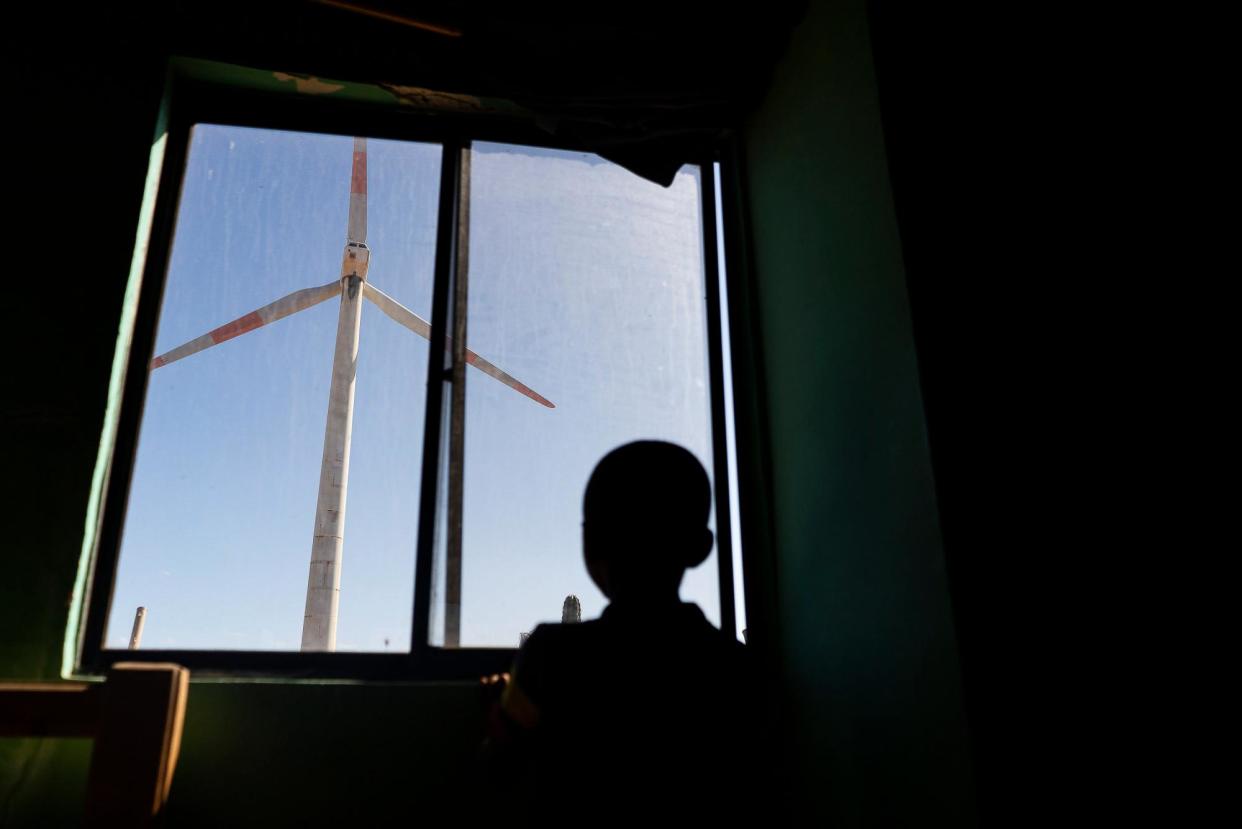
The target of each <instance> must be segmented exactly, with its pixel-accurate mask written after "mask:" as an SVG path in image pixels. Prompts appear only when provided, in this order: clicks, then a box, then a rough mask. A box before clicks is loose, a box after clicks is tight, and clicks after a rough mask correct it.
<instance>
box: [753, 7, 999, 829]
mask: <svg viewBox="0 0 1242 829" xmlns="http://www.w3.org/2000/svg"><path fill="white" fill-rule="evenodd" d="M744 143H745V160H746V177H745V181H746V186H747V189H748V194H749V198H748V200H747V204H748V209H749V214H750V216H749V219H750V228H751V241H752V248H753V257H752V263H751V264H752V268H753V272H752V279H753V283H754V288H753V294H754V297H753V302H754V306H755V310H756V312H757V318H758V328H759V334H760V342H761V344H762V373H763V378H764V393H765V395H766V421H767V428H768V432H769V437H768V440H769V446H770V450H769V451H770V467H771V484H770V486H771V501H772V506H771V522H772V545H773V549H774V551H775V560H776V573H775V580H776V598H777V603H778V608H779V612H778V623H779V626H780V630H781V641H780V648H781V656H782V658H783V660H784V676H783V687H784V692H785V695H786V696H785V704H786V709H785V710H786V712H787V722H788V728H787V739H788V740H789V745H788V751H789V753H790V757H791V759H792V760H793V761H794V762H793V769H794V773H795V777H796V780H795V785H796V786H797V794H796V796H797V797H798V798H799V810H800V811H805V812H806V813H807V814H809V815H814V816H816V817H818V818H820V819H821V820H822V821H823V822H824V825H828V824H829V823H831V824H832V825H845V826H853V825H916V824H917V825H952V826H961V825H969V824H971V823H972V822H973V821H974V819H975V815H974V796H973V785H972V774H971V768H970V759H969V758H970V755H969V748H968V736H967V729H966V721H965V717H964V709H963V703H962V690H961V682H960V668H959V662H958V652H957V646H956V641H955V631H954V620H953V615H952V608H951V604H950V599H949V592H948V580H947V577H946V571H945V560H944V553H943V550H942V545H941V534H940V525H939V518H938V510H937V499H936V490H935V486H934V483H933V475H932V466H931V457H930V452H929V446H928V440H927V431H926V426H925V420H924V408H923V400H922V396H921V390H920V383H919V374H918V368H919V367H918V360H917V355H916V349H915V341H914V337H913V332H912V325H911V314H910V307H909V301H908V295H907V285H906V278H905V272H904V268H903V261H902V247H901V239H900V235H899V232H898V225H897V218H896V214H895V211H894V205H893V199H892V195H891V186H890V180H889V174H888V167H887V162H886V155H885V142H884V133H883V129H882V125H881V116H880V110H879V107H878V101H877V95H876V81H875V73H874V68H873V62H872V53H871V46H870V42H869V33H868V24H867V20H866V15H865V8H864V4H863V3H861V2H856V3H855V2H839V3H831V4H830V3H817V4H812V7H811V9H810V10H809V12H808V15H807V17H806V19H805V20H804V21H803V23H802V24H801V26H800V27H799V28H798V29H797V31H796V32H795V34H794V38H793V41H792V43H791V44H790V48H789V51H788V53H787V54H786V55H785V57H784V59H783V60H782V62H781V63H780V64H779V65H778V67H777V70H776V73H775V77H774V80H773V85H772V88H771V90H770V91H769V93H768V95H767V97H766V98H765V100H764V101H763V103H762V105H761V106H760V107H759V108H758V110H757V111H756V112H755V113H754V114H753V115H752V116H751V117H750V119H749V120H748V122H747V128H746V131H745V141H744Z"/></svg>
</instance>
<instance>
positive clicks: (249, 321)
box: [210, 311, 263, 344]
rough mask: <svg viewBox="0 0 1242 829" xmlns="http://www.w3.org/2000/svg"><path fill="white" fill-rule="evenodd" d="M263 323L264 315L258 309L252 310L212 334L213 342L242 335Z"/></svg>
mask: <svg viewBox="0 0 1242 829" xmlns="http://www.w3.org/2000/svg"><path fill="white" fill-rule="evenodd" d="M262 324H263V317H261V316H259V312H258V311H251V312H250V313H249V314H246V316H244V317H242V318H241V319H237V320H233V321H232V322H230V323H228V324H227V325H221V326H220V327H219V328H217V329H216V330H214V331H212V332H211V334H210V337H211V341H212V342H213V343H217V344H219V343H222V342H224V341H225V340H231V339H233V338H234V337H240V336H241V335H242V334H245V333H246V332H247V331H253V330H255V329H256V328H258V327H259V326H261V325H262Z"/></svg>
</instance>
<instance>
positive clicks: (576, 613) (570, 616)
mask: <svg viewBox="0 0 1242 829" xmlns="http://www.w3.org/2000/svg"><path fill="white" fill-rule="evenodd" d="M581 621H582V602H580V601H578V597H577V596H575V595H573V594H572V593H571V594H570V595H568V596H566V597H565V603H564V604H563V605H561V624H575V623H577V622H581Z"/></svg>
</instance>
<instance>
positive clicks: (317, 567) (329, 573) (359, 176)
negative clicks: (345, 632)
mask: <svg viewBox="0 0 1242 829" xmlns="http://www.w3.org/2000/svg"><path fill="white" fill-rule="evenodd" d="M366 239H367V143H366V139H365V138H355V139H354V170H353V176H352V179H351V182H350V190H349V231H348V242H347V243H346V245H345V258H344V261H343V263H342V266H341V312H340V316H339V317H338V318H337V325H336V351H335V353H334V355H333V357H332V387H331V390H330V391H329V392H328V422H327V426H326V427H325V429H324V436H323V461H322V463H321V465H320V467H319V500H318V502H317V503H316V505H315V537H314V540H313V541H312V542H311V561H310V577H309V580H308V582H307V586H306V615H305V618H304V620H303V622H302V650H304V651H334V650H336V619H337V608H338V605H339V603H340V596H341V551H342V547H343V545H344V540H345V499H346V495H347V492H348V488H349V443H350V437H351V433H352V431H353V421H354V377H355V373H356V369H357V365H358V328H359V324H360V323H361V321H362V298H363V292H362V288H363V283H365V281H366V277H367V268H368V266H369V264H370V251H368V250H367V246H366Z"/></svg>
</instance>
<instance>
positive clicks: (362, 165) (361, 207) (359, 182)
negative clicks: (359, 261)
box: [346, 138, 367, 242]
mask: <svg viewBox="0 0 1242 829" xmlns="http://www.w3.org/2000/svg"><path fill="white" fill-rule="evenodd" d="M346 235H347V238H348V239H349V241H351V242H366V240H367V140H366V139H365V138H355V139H354V172H353V176H352V177H351V178H350V181H349V230H348V232H347V234H346Z"/></svg>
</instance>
